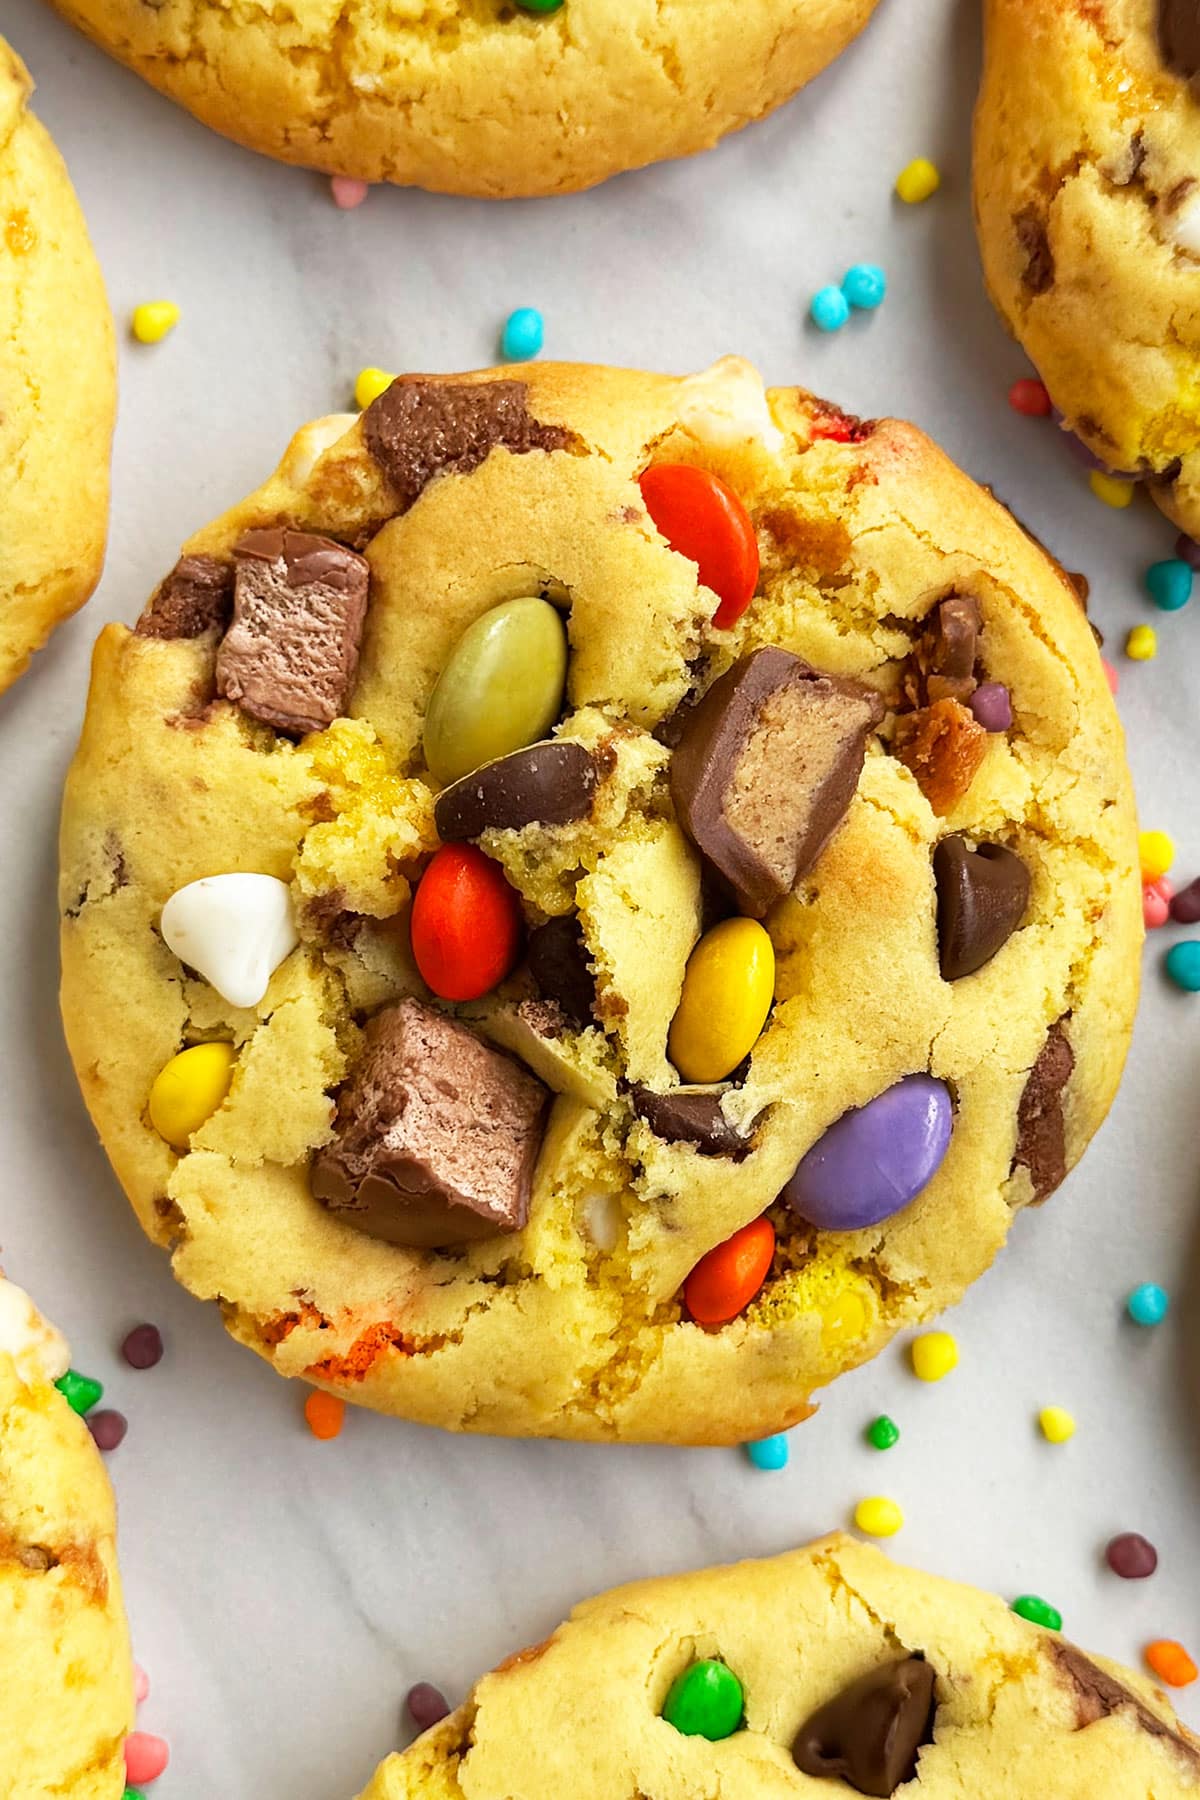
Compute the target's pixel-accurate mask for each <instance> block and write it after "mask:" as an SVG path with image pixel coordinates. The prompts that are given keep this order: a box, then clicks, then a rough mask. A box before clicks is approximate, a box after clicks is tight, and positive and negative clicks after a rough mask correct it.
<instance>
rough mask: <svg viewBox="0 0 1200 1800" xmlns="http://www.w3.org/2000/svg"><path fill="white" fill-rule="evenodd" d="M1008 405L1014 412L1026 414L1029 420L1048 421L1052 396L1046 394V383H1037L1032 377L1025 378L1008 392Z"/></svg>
mask: <svg viewBox="0 0 1200 1800" xmlns="http://www.w3.org/2000/svg"><path fill="white" fill-rule="evenodd" d="M1008 404H1009V405H1010V406H1011V407H1012V409H1013V411H1014V412H1019V413H1024V414H1025V416H1026V418H1029V419H1048V418H1049V417H1050V396H1049V394H1048V393H1047V392H1046V387H1045V383H1044V382H1041V381H1036V380H1034V378H1033V377H1032V376H1024V377H1022V379H1021V380H1020V381H1014V382H1013V384H1012V386H1011V387H1010V388H1009V390H1008Z"/></svg>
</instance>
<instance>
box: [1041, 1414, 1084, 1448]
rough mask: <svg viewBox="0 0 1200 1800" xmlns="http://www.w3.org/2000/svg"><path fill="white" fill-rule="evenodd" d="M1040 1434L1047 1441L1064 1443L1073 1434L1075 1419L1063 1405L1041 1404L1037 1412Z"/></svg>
mask: <svg viewBox="0 0 1200 1800" xmlns="http://www.w3.org/2000/svg"><path fill="white" fill-rule="evenodd" d="M1038 1424H1039V1425H1040V1426H1041V1428H1042V1436H1043V1437H1044V1438H1045V1439H1046V1441H1047V1442H1048V1443H1051V1444H1065V1443H1066V1441H1067V1439H1068V1438H1073V1437H1074V1436H1075V1421H1074V1419H1073V1418H1072V1417H1071V1415H1070V1413H1069V1412H1068V1411H1067V1409H1066V1407H1065V1406H1043V1408H1042V1410H1041V1412H1040V1413H1039V1414H1038Z"/></svg>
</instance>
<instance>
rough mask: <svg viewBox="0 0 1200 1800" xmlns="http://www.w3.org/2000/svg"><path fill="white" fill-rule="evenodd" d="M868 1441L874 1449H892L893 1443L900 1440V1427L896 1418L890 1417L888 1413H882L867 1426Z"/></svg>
mask: <svg viewBox="0 0 1200 1800" xmlns="http://www.w3.org/2000/svg"><path fill="white" fill-rule="evenodd" d="M867 1442H868V1444H870V1446H871V1448H872V1449H873V1450H890V1449H891V1447H892V1445H893V1444H898V1443H899V1442H900V1427H899V1426H898V1425H897V1423H896V1421H895V1419H889V1418H888V1416H887V1414H886V1413H880V1415H879V1417H878V1418H877V1419H872V1421H871V1423H870V1424H869V1425H868V1426H867Z"/></svg>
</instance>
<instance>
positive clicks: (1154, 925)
mask: <svg viewBox="0 0 1200 1800" xmlns="http://www.w3.org/2000/svg"><path fill="white" fill-rule="evenodd" d="M1170 916H1171V884H1170V882H1169V881H1168V880H1167V878H1166V876H1165V875H1160V876H1159V878H1158V880H1157V881H1147V882H1144V883H1143V884H1142V923H1143V924H1144V925H1145V927H1146V930H1147V931H1157V930H1158V929H1159V928H1160V926H1163V925H1165V924H1166V922H1167V920H1168V919H1169V918H1170Z"/></svg>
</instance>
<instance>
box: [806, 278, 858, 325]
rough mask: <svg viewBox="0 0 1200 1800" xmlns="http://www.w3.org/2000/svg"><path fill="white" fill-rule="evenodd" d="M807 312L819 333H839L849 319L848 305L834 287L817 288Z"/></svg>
mask: <svg viewBox="0 0 1200 1800" xmlns="http://www.w3.org/2000/svg"><path fill="white" fill-rule="evenodd" d="M808 310H809V314H810V316H811V318H812V322H813V324H814V325H815V326H816V327H817V329H818V330H819V331H840V330H841V329H842V326H843V325H844V324H845V323H846V320H847V319H848V318H849V317H850V303H849V301H848V300H847V299H846V296H845V294H843V292H842V290H841V288H836V287H823V288H818V289H817V291H816V293H815V294H814V295H813V297H812V300H811V302H810V303H809V308H808Z"/></svg>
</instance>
